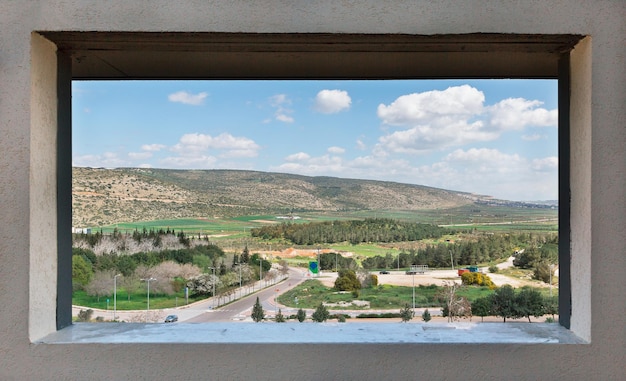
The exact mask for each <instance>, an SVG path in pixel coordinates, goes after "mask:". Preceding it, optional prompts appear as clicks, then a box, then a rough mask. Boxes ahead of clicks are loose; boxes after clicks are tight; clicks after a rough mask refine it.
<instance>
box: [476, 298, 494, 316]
mask: <svg viewBox="0 0 626 381" xmlns="http://www.w3.org/2000/svg"><path fill="white" fill-rule="evenodd" d="M472 314H474V315H477V316H480V321H483V320H484V317H485V316H490V315H491V314H492V308H491V298H490V297H488V296H485V297H482V298H478V299H476V300H474V302H473V303H472Z"/></svg>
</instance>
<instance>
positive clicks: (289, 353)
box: [0, 0, 626, 380]
mask: <svg viewBox="0 0 626 381" xmlns="http://www.w3.org/2000/svg"><path fill="white" fill-rule="evenodd" d="M293 3H295V4H293ZM580 3H584V4H580ZM625 20H626V6H625V4H624V2H622V1H593V2H579V1H557V0H544V1H527V2H513V1H465V2H463V3H462V4H459V2H458V1H439V2H436V3H435V2H431V1H386V2H381V1H375V0H372V1H361V2H351V1H345V2H336V1H328V2H323V1H320V2H304V1H302V2H282V1H265V2H255V3H254V4H248V2H237V1H176V2H174V1H133V2H127V1H122V0H112V1H107V2H87V1H77V0H75V1H72V0H66V1H47V2H36V1H32V2H13V1H1V2H0V84H1V87H0V153H1V154H0V200H1V201H2V205H1V206H0V226H1V228H0V305H2V307H3V309H2V310H3V312H4V313H3V318H2V321H1V322H0V353H1V355H0V379H20V380H29V379H109V380H110V379H114V380H124V379H167V378H169V379H172V378H173V379H243V378H256V379H273V380H276V379H296V378H298V379H375V378H380V379H416V378H417V379H421V378H437V379H453V378H458V377H459V375H460V374H463V375H464V376H463V378H467V379H511V378H513V377H515V378H516V379H529V380H530V379H532V380H537V379H572V380H577V379H588V378H595V379H616V380H617V379H623V375H622V373H623V363H624V360H626V354H625V352H626V329H624V327H625V326H626V303H624V293H623V290H624V289H626V287H624V286H626V280H625V279H626V277H624V274H623V272H624V269H626V255H624V253H623V251H624V249H623V248H622V246H623V244H622V238H623V237H624V236H625V235H626V218H625V217H626V197H624V196H625V192H624V191H625V186H626V171H625V165H626V153H625V152H626V150H624V146H625V144H626V134H624V130H625V128H624V123H625V122H624V121H626V115H625V113H626V111H625V106H626V97H625V95H624V94H625V89H626V77H625V75H624V68H626V61H625V56H626V55H625V50H626V41H625V30H626V21H625ZM34 31H154V32H163V31H183V32H184V31H187V32H194V31H197V32H202V31H208V32H267V33H311V32H316V33H408V34H462V33H477V32H482V33H521V34H526V33H530V34H581V35H587V36H589V37H588V38H586V39H585V40H584V41H582V42H581V43H580V44H579V45H578V46H577V47H576V48H575V49H574V51H573V53H572V107H571V117H572V132H571V133H572V139H571V141H572V142H571V150H572V160H571V162H572V181H571V187H572V207H571V208H572V233H573V234H572V274H573V275H572V282H573V283H575V284H578V286H575V287H573V290H574V292H573V298H574V299H576V300H575V301H574V302H573V303H572V305H573V306H575V307H576V308H575V309H574V311H573V317H572V330H573V331H574V332H576V333H577V334H578V335H580V336H581V337H583V338H585V339H588V340H590V344H585V345H523V346H520V345H514V344H480V345H471V344H464V345H447V344H437V345H431V344H428V345H426V344H425V345H407V344H404V345H402V344H398V345H372V344H351V345H342V344H335V345H321V344H319V345H298V344H289V345H284V344H283V345H281V344H255V345H236V344H226V345H215V344H206V345H204V344H195V345H183V344H80V345H77V344H34V343H33V341H34V340H36V339H38V338H40V337H42V336H43V335H45V334H47V333H49V332H51V331H53V330H54V329H55V322H54V321H50V311H52V310H54V308H55V306H56V304H55V303H56V302H55V300H54V298H53V296H54V295H55V287H56V286H55V285H56V272H57V261H56V251H57V246H56V237H57V232H56V226H57V223H58V221H57V212H56V208H57V204H56V198H55V194H56V179H57V172H56V163H55V162H54V161H55V160H54V159H55V155H56V147H57V141H56V139H57V130H56V124H57V119H58V118H59V115H58V114H57V103H56V102H57V98H56V93H57V91H58V89H57V87H56V76H57V75H58V73H57V67H56V62H57V61H56V59H55V46H54V45H53V44H52V43H51V42H49V41H47V40H46V39H44V38H42V37H40V36H38V35H37V34H33V32H34Z"/></svg>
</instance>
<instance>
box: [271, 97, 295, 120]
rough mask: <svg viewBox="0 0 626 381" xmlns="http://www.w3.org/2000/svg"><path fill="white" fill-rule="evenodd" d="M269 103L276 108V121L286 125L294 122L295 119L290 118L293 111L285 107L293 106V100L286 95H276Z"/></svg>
mask: <svg viewBox="0 0 626 381" xmlns="http://www.w3.org/2000/svg"><path fill="white" fill-rule="evenodd" d="M269 102H270V105H271V106H272V107H274V108H276V112H275V113H274V117H275V118H276V120H278V121H280V122H284V123H293V122H294V118H293V117H291V116H289V114H291V113H293V110H291V109H289V108H287V107H285V105H289V104H291V100H290V99H289V98H288V97H287V95H286V94H276V95H274V96H272V97H270V99H269Z"/></svg>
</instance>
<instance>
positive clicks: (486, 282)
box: [461, 272, 496, 289]
mask: <svg viewBox="0 0 626 381" xmlns="http://www.w3.org/2000/svg"><path fill="white" fill-rule="evenodd" d="M461 282H463V284H464V285H468V286H470V285H477V286H485V287H489V288H490V289H495V287H496V286H495V284H494V283H493V281H492V280H491V278H489V275H485V274H483V273H471V272H470V273H463V274H462V275H461Z"/></svg>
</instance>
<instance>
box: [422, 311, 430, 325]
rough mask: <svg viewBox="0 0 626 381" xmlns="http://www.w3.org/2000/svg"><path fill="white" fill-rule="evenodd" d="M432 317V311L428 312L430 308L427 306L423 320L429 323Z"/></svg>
mask: <svg viewBox="0 0 626 381" xmlns="http://www.w3.org/2000/svg"><path fill="white" fill-rule="evenodd" d="M430 319H431V317H430V312H428V308H427V309H425V310H424V312H423V313H422V320H424V321H425V322H426V323H428V322H429V321H430Z"/></svg>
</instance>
